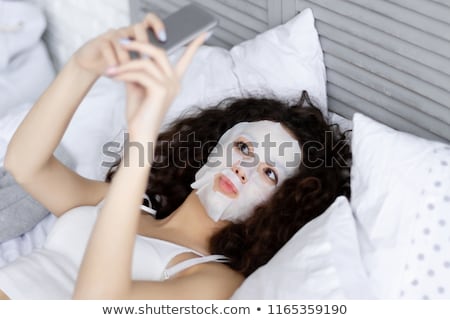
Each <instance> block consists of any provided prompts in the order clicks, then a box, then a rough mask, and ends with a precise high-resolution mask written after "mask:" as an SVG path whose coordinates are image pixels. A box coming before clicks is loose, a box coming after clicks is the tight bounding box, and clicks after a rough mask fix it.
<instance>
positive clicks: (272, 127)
mask: <svg viewBox="0 0 450 320" xmlns="http://www.w3.org/2000/svg"><path fill="white" fill-rule="evenodd" d="M300 161H301V150H300V146H299V143H298V141H297V140H296V139H294V138H293V137H292V136H291V135H290V134H289V133H288V132H287V131H286V130H285V129H284V128H283V127H282V126H281V125H280V124H279V123H277V122H272V121H257V122H241V123H238V124H237V125H235V126H234V127H232V128H231V129H229V130H228V131H227V132H225V133H224V135H223V136H222V137H221V138H220V140H219V142H218V144H217V146H216V147H215V148H214V149H213V151H212V152H211V154H210V155H209V157H208V161H207V163H206V164H205V165H204V166H203V167H202V168H201V169H200V170H199V171H198V172H197V174H196V175H195V182H194V183H193V184H192V185H191V187H192V188H193V189H196V190H197V191H196V192H197V195H198V197H199V199H200V201H201V203H202V205H203V206H204V207H205V209H206V211H207V212H208V215H209V216H210V217H211V218H212V219H213V220H214V221H218V220H229V221H233V222H238V221H242V220H245V219H246V218H247V217H248V216H249V215H250V214H251V213H252V212H253V209H254V208H255V207H256V206H257V205H258V204H260V203H262V202H263V201H265V200H267V199H268V198H269V197H270V196H271V195H272V194H273V192H274V191H275V189H276V187H277V186H279V185H280V184H281V183H282V182H283V181H284V180H286V178H288V177H290V176H292V175H293V174H294V173H295V172H296V170H297V168H298V167H299V165H300Z"/></svg>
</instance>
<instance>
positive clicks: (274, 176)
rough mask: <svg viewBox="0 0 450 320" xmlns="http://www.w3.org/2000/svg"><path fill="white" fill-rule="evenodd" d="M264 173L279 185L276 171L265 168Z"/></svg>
mask: <svg viewBox="0 0 450 320" xmlns="http://www.w3.org/2000/svg"><path fill="white" fill-rule="evenodd" d="M264 173H265V174H266V176H267V177H268V178H269V179H270V180H272V181H273V182H274V183H275V184H277V183H278V176H277V174H276V172H275V171H274V170H272V169H271V168H265V169H264Z"/></svg>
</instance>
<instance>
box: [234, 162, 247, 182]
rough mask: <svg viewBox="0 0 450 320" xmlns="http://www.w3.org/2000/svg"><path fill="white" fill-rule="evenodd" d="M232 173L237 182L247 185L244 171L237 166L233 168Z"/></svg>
mask: <svg viewBox="0 0 450 320" xmlns="http://www.w3.org/2000/svg"><path fill="white" fill-rule="evenodd" d="M233 172H234V173H235V174H236V175H237V176H238V178H239V180H241V182H242V183H243V184H245V183H247V175H246V174H245V171H244V169H242V168H241V167H240V166H239V165H234V166H233Z"/></svg>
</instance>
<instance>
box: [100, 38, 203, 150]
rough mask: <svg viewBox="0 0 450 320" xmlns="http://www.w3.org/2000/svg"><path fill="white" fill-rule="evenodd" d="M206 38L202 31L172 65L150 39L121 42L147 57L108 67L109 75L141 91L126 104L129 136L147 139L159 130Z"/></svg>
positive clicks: (128, 48) (144, 140)
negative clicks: (188, 68) (184, 76)
mask: <svg viewBox="0 0 450 320" xmlns="http://www.w3.org/2000/svg"><path fill="white" fill-rule="evenodd" d="M205 38H206V34H202V35H200V36H199V37H198V38H196V39H195V40H194V41H192V42H191V43H190V45H189V46H188V47H187V48H186V50H185V52H184V54H183V56H182V57H181V58H180V59H179V60H178V62H177V63H176V64H175V66H172V65H171V64H170V62H169V59H168V57H167V55H166V52H165V51H164V50H162V49H160V48H158V47H156V46H154V45H152V44H150V43H148V42H147V43H144V42H139V41H130V42H125V43H124V42H122V44H121V45H122V46H123V47H124V48H126V49H127V50H128V51H137V52H138V53H140V54H141V56H142V57H144V58H142V59H139V60H133V61H130V62H127V63H123V64H121V65H120V66H119V67H117V68H111V69H109V70H108V75H110V76H112V77H113V78H114V79H116V80H121V81H124V82H126V83H127V84H128V85H132V86H134V87H133V88H132V89H133V90H140V96H141V97H140V99H139V101H137V99H134V102H133V103H130V101H129V104H128V106H127V117H128V130H129V133H130V138H132V139H133V140H140V141H142V142H148V141H149V139H150V140H151V137H152V135H154V134H155V132H156V133H157V132H158V131H159V127H160V125H161V122H162V120H163V118H164V116H165V114H166V112H167V110H168V107H169V106H170V105H171V103H172V101H173V100H174V98H175V97H176V95H177V93H178V91H179V88H180V82H181V79H182V77H183V75H184V73H185V71H186V69H187V67H188V66H189V63H190V62H191V60H192V58H193V56H194V54H195V52H196V51H197V49H198V48H199V47H200V46H201V45H202V43H203V42H204V41H205ZM129 94H130V92H129ZM129 100H130V99H129Z"/></svg>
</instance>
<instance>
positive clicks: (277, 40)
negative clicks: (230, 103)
mask: <svg viewBox="0 0 450 320" xmlns="http://www.w3.org/2000/svg"><path fill="white" fill-rule="evenodd" d="M180 54H181V50H180V51H179V52H177V53H175V54H174V55H173V57H172V59H173V60H175V59H177V58H178V57H179V56H180ZM302 90H307V91H308V93H309V94H310V96H311V98H312V99H313V101H314V102H315V103H316V104H317V106H318V107H320V108H321V110H322V111H323V112H324V114H326V112H327V98H326V73H325V65H324V62H323V53H322V48H321V46H320V42H319V37H318V33H317V30H316V29H315V27H314V17H313V14H312V11H311V9H305V10H303V11H302V12H301V13H300V14H298V15H297V16H296V17H294V18H293V19H292V20H290V21H289V22H287V23H286V24H284V25H280V26H277V27H275V28H273V29H270V30H268V31H266V32H264V33H262V34H260V35H258V36H257V37H256V38H254V39H252V40H248V41H245V42H243V43H241V44H239V45H237V46H235V47H233V48H232V49H231V50H230V51H228V50H225V49H223V48H219V47H208V46H203V47H202V48H200V49H199V51H198V52H197V54H196V56H195V58H194V60H193V62H192V64H191V65H190V67H189V69H188V70H187V72H186V74H185V77H184V79H183V83H182V91H181V93H180V94H179V96H178V97H177V99H176V100H175V101H174V103H173V105H172V106H171V108H170V110H169V112H168V115H167V117H166V120H165V123H166V124H167V123H168V122H170V121H172V120H174V119H176V118H177V117H179V116H180V115H181V114H182V113H183V112H184V111H185V110H186V108H187V107H189V106H193V105H194V106H202V107H205V106H210V105H214V104H217V103H218V102H220V101H221V100H223V99H225V98H229V97H243V96H249V95H260V96H261V95H262V96H265V97H274V98H279V99H282V100H288V101H297V100H298V99H299V97H300V95H301V92H302Z"/></svg>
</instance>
